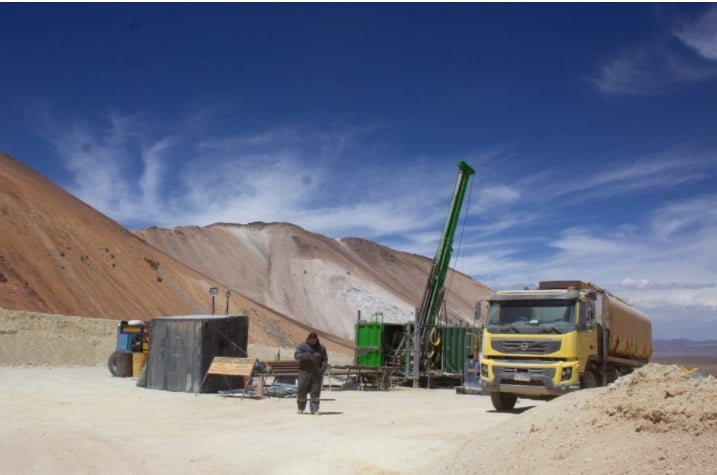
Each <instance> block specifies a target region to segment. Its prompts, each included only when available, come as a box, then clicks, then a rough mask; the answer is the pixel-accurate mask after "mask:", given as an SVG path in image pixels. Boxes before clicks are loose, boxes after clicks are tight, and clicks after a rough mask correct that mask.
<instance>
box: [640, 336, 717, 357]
mask: <svg viewBox="0 0 717 475" xmlns="http://www.w3.org/2000/svg"><path fill="white" fill-rule="evenodd" d="M652 348H653V353H655V354H660V355H694V356H714V357H717V340H705V341H693V340H687V339H684V338H680V339H675V340H653V341H652Z"/></svg>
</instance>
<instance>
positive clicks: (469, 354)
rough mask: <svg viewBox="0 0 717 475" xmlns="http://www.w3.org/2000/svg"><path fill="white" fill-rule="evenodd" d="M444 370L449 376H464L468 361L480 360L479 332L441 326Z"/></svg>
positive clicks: (470, 328) (462, 327)
mask: <svg viewBox="0 0 717 475" xmlns="http://www.w3.org/2000/svg"><path fill="white" fill-rule="evenodd" d="M439 328H440V330H441V361H442V370H443V372H444V373H449V374H463V372H464V370H465V365H466V360H467V359H468V358H472V359H477V358H478V335H479V330H478V328H475V327H465V326H441V327H439Z"/></svg>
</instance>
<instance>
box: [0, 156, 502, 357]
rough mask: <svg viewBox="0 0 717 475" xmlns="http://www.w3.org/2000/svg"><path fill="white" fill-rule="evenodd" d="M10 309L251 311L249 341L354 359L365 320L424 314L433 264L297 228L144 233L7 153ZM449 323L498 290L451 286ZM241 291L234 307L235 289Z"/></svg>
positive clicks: (4, 285)
mask: <svg viewBox="0 0 717 475" xmlns="http://www.w3.org/2000/svg"><path fill="white" fill-rule="evenodd" d="M0 229H2V230H3V238H2V240H0V307H3V308H7V309H14V310H26V311H32V312H42V313H45V314H60V315H73V316H80V317H93V318H104V319H113V320H118V319H136V318H139V319H150V318H152V317H155V316H164V315H186V314H203V313H210V308H211V305H210V303H211V297H210V295H209V289H210V288H211V287H216V288H217V289H218V292H219V293H218V295H217V296H216V297H215V302H214V304H215V310H216V313H224V312H225V310H226V305H227V304H228V305H229V313H232V314H247V315H249V317H250V325H249V338H250V341H251V342H253V343H261V344H265V345H269V346H276V347H284V346H289V347H290V346H292V345H293V344H295V343H296V342H298V341H301V340H303V339H304V338H305V335H306V333H307V331H310V330H312V329H317V330H319V331H320V332H321V333H322V334H323V335H324V337H323V338H322V341H324V342H325V343H326V344H327V345H335V348H334V349H337V350H338V349H341V348H342V349H343V350H344V351H347V352H351V351H352V348H353V343H352V339H353V332H354V324H355V322H356V318H357V315H358V313H359V312H361V315H362V318H363V319H370V318H381V319H383V320H384V321H387V322H405V321H407V320H409V319H412V318H413V317H414V312H415V308H416V307H417V306H418V305H419V304H420V302H421V297H422V294H423V292H424V289H425V287H426V283H427V278H428V273H429V271H430V268H431V260H430V259H427V258H425V257H422V256H417V255H413V254H408V253H405V252H400V251H395V250H392V249H389V248H387V247H384V246H380V245H378V244H376V243H373V242H370V241H366V240H362V239H358V238H345V239H331V238H328V237H326V236H322V235H318V234H314V233H311V232H308V231H306V230H304V229H301V228H299V227H297V226H294V225H291V224H282V223H278V224H263V223H254V224H249V225H238V224H215V225H211V226H207V227H203V228H200V227H196V226H187V227H178V228H172V229H160V228H150V229H146V230H141V231H137V232H136V233H132V232H130V231H129V230H127V229H125V228H123V227H122V226H121V225H119V224H118V223H116V222H115V221H113V220H111V219H110V218H108V217H107V216H104V215H103V214H101V213H99V212H98V211H97V210H95V209H93V208H91V207H90V206H88V205H87V204H85V203H84V202H82V201H80V200H78V199H77V198H75V197H74V196H72V195H70V194H68V193H67V192H65V191H63V190H62V189H60V188H59V187H57V186H56V185H54V184H53V183H52V182H50V181H49V180H47V179H46V178H44V177H43V176H41V175H40V174H38V173H36V172H35V171H33V170H32V169H30V168H28V167H27V166H25V165H24V164H22V163H21V162H19V161H17V160H15V159H13V158H11V157H9V156H7V155H2V154H0ZM446 286H447V287H448V290H447V294H446V312H445V315H446V318H448V319H449V320H450V321H451V322H454V323H456V322H465V323H469V322H473V321H474V319H475V305H476V302H478V301H480V300H483V299H485V298H486V297H487V296H488V295H489V294H490V290H489V289H487V288H486V287H484V286H482V285H481V284H479V283H478V282H476V281H474V280H473V279H471V278H470V277H468V276H465V275H463V274H460V273H454V272H450V273H449V275H448V279H447V281H446ZM227 289H231V293H230V297H229V301H228V302H227V301H226V290H227Z"/></svg>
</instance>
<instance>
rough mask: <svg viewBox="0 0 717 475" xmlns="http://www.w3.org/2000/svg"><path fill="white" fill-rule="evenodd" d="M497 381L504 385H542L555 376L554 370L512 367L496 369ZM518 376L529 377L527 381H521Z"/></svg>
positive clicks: (498, 367)
mask: <svg viewBox="0 0 717 475" xmlns="http://www.w3.org/2000/svg"><path fill="white" fill-rule="evenodd" d="M493 371H494V374H495V378H496V380H498V381H500V382H502V383H508V382H509V383H510V384H524V385H541V384H543V381H545V380H546V379H548V380H552V379H553V377H554V376H555V369H554V368H510V367H500V366H497V367H494V369H493ZM516 375H525V376H528V377H527V378H525V379H526V381H521V379H523V378H519V377H518V376H516Z"/></svg>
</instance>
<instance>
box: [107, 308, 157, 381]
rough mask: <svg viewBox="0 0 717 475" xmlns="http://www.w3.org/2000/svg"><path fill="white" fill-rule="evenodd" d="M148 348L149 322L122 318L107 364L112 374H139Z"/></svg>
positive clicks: (124, 375) (125, 375) (135, 375)
mask: <svg viewBox="0 0 717 475" xmlns="http://www.w3.org/2000/svg"><path fill="white" fill-rule="evenodd" d="M148 350H149V322H145V321H142V320H130V321H125V320H122V321H121V322H119V324H118V325H117V347H116V349H115V351H114V352H113V353H112V354H111V355H110V358H109V360H108V361H107V366H108V368H109V370H110V373H112V376H122V377H127V376H134V377H137V376H139V373H140V372H141V371H142V368H143V367H144V363H145V361H146V360H147V352H148Z"/></svg>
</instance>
